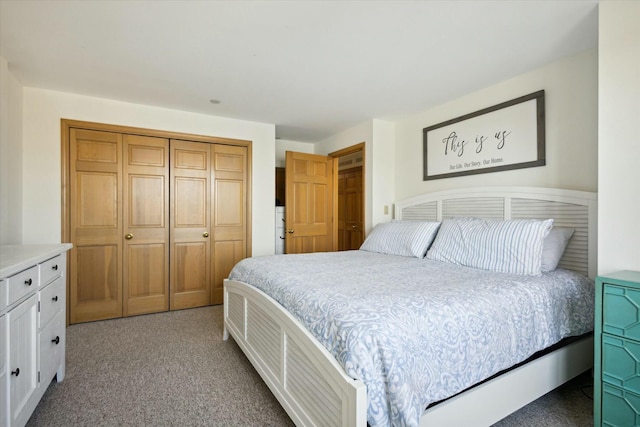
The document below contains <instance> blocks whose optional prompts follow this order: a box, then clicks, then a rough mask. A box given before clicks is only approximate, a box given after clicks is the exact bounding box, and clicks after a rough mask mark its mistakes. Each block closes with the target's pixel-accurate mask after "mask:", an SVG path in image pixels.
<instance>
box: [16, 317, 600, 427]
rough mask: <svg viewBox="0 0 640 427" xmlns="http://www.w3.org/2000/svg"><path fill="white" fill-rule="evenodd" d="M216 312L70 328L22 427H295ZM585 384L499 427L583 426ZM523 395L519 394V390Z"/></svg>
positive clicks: (587, 420)
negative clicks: (54, 375) (62, 353)
mask: <svg viewBox="0 0 640 427" xmlns="http://www.w3.org/2000/svg"><path fill="white" fill-rule="evenodd" d="M221 336H222V306H215V307H205V308H197V309H191V310H182V311H175V312H168V313H159V314H151V315H146V316H137V317H131V318H125V319H117V320H108V321H102V322H93V323H85V324H80V325H72V326H70V327H69V328H67V358H66V363H67V367H66V377H65V379H64V381H63V382H61V383H55V382H53V383H52V384H51V386H50V387H49V389H48V390H47V392H46V394H45V395H44V397H43V399H42V401H41V402H40V404H39V405H38V407H37V408H36V410H35V412H34V414H33V416H32V417H31V419H30V420H29V422H28V423H27V427H36V426H47V427H49V426H61V427H62V426H64V427H67V426H68V427H71V426H292V425H293V423H292V422H291V420H290V419H289V417H288V416H287V414H286V413H285V411H284V410H283V409H282V407H281V406H280V405H279V404H278V402H277V400H276V399H275V398H274V397H273V395H272V394H271V392H270V391H269V389H268V388H267V386H266V385H265V384H264V383H263V382H262V380H261V379H260V377H259V375H258V374H257V373H256V372H255V370H254V369H253V367H252V366H251V364H250V363H249V362H248V361H247V359H246V358H245V357H244V355H243V353H242V351H241V350H240V348H239V347H238V346H237V345H236V343H235V342H234V341H233V340H232V339H231V340H229V341H227V342H224V341H222V338H221ZM590 384H591V378H590V376H589V375H588V374H587V375H583V376H581V377H578V378H576V379H575V380H574V381H572V382H570V383H568V384H566V385H564V386H562V387H560V388H559V389H557V390H555V391H554V392H552V393H549V394H547V395H545V396H543V397H542V398H540V399H539V400H537V401H536V402H533V403H532V404H530V405H528V406H526V407H524V408H522V409H521V410H520V411H518V412H516V413H515V414H512V415H511V416H509V417H507V418H505V419H504V420H502V421H501V422H499V423H498V424H496V426H499V427H508V426H518V427H526V426H536V427H538V426H558V427H559V426H562V427H568V426H590V425H592V423H593V413H592V401H591V400H590V399H589V398H588V397H587V396H586V395H585V394H591V392H592V389H591V388H590V387H588V386H589V385H590ZM525 386H526V385H525Z"/></svg>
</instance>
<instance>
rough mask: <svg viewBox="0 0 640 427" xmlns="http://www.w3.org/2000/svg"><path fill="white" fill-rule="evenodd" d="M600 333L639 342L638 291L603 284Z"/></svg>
mask: <svg viewBox="0 0 640 427" xmlns="http://www.w3.org/2000/svg"><path fill="white" fill-rule="evenodd" d="M603 296H604V298H603V300H604V302H603V309H602V317H603V319H602V331H603V332H607V333H610V334H614V335H618V336H621V337H626V338H631V339H635V340H640V290H636V289H632V288H624V287H620V286H614V285H610V284H607V283H605V285H604V295H603Z"/></svg>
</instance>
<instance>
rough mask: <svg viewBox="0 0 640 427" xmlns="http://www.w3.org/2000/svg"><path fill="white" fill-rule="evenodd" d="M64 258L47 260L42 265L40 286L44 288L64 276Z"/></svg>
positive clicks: (59, 256) (58, 257)
mask: <svg viewBox="0 0 640 427" xmlns="http://www.w3.org/2000/svg"><path fill="white" fill-rule="evenodd" d="M63 262H64V257H63V256H62V255H58V256H57V257H54V258H51V259H49V260H46V261H45V262H43V263H42V264H40V286H44V285H46V284H47V283H49V282H50V281H52V280H53V279H55V278H56V277H60V276H61V275H62V270H63V268H64V265H62V263H63Z"/></svg>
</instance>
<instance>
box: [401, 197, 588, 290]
mask: <svg viewBox="0 0 640 427" xmlns="http://www.w3.org/2000/svg"><path fill="white" fill-rule="evenodd" d="M596 203H597V195H596V193H590V192H584V191H574V190H561V189H556V188H537V187H478V188H465V189H457V190H447V191H440V192H435V193H429V194H424V195H421V196H417V197H413V198H411V199H407V200H403V201H401V202H398V203H397V204H396V206H395V218H396V219H405V220H427V221H442V220H444V219H448V218H454V217H476V218H482V219H522V218H532V219H547V218H553V219H554V221H553V225H554V226H557V227H570V228H573V229H575V232H574V234H573V237H572V238H571V240H570V241H569V245H568V246H567V249H566V251H565V253H564V255H563V256H562V259H561V260H560V263H559V267H560V268H565V269H568V270H573V271H577V272H579V273H582V274H584V275H587V276H589V277H590V278H592V279H593V278H595V276H596V267H597V266H596V238H597V232H596V227H597V217H596V215H597V205H596Z"/></svg>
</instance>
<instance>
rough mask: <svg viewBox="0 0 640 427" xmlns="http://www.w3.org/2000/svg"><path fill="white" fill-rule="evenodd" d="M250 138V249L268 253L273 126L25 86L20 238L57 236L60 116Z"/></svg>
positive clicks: (45, 239)
mask: <svg viewBox="0 0 640 427" xmlns="http://www.w3.org/2000/svg"><path fill="white" fill-rule="evenodd" d="M62 118H65V119H73V120H82V121H90V122H99V123H109V124H116V125H122V126H133V127H140V128H148V129H159V130H166V131H173V132H184V133H191V134H198V135H210V136H219V137H226V138H236V139H244V140H251V141H253V145H252V150H253V171H252V187H253V188H252V192H253V194H252V210H253V222H252V233H253V239H252V250H253V255H265V254H272V253H273V252H274V246H273V236H274V233H275V229H274V223H275V213H274V209H273V200H274V198H275V173H274V170H275V160H274V158H275V154H274V153H275V125H271V124H264V123H254V122H247V121H242V120H232V119H225V118H221V117H214V116H208V115H204V114H195V113H188V112H184V111H176V110H169V109H164V108H157V107H150V106H145V105H137V104H130V103H125V102H119V101H112V100H107V99H100V98H93V97H88V96H81V95H74V94H69V93H63V92H56V91H51V90H43V89H35V88H24V115H23V121H24V122H23V125H24V126H23V155H24V157H23V158H24V164H23V197H24V200H23V230H22V233H23V243H25V244H30V243H55V242H60V239H61V226H60V222H61V181H60V176H61V175H60V174H61V166H60V149H61V145H60V119H62Z"/></svg>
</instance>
